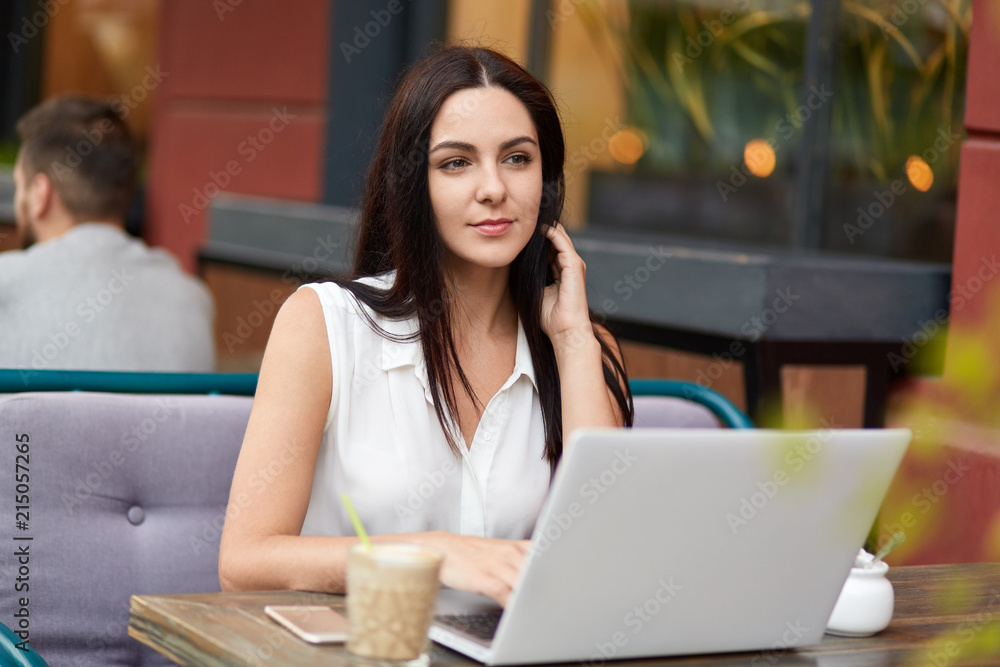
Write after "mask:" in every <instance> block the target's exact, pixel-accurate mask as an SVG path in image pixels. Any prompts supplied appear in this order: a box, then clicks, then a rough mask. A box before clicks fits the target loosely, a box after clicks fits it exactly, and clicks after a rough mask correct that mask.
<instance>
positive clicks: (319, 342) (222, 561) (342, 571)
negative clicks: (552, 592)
mask: <svg viewBox="0 0 1000 667" xmlns="http://www.w3.org/2000/svg"><path fill="white" fill-rule="evenodd" d="M329 350H330V348H329V343H328V340H327V332H326V324H325V322H324V319H323V310H322V307H321V306H320V302H319V297H318V296H317V295H316V293H315V292H313V291H312V290H311V289H305V290H300V291H298V292H296V293H295V294H293V295H292V296H291V297H290V298H289V299H288V301H286V302H285V304H284V305H283V306H282V307H281V310H280V311H279V312H278V316H277V318H276V319H275V322H274V327H273V329H272V330H271V337H270V339H269V340H268V343H267V351H266V352H265V354H264V360H263V363H262V364H261V370H260V378H259V380H258V383H257V394H256V397H255V398H254V403H253V409H252V410H251V413H250V422H249V424H248V425H247V431H246V435H245V436H244V438H243V447H242V449H241V450H240V457H239V461H238V462H237V464H236V472H235V474H234V476H233V486H232V490H231V491H230V496H229V507H228V509H227V511H226V525H225V528H224V530H223V532H222V544H221V547H220V551H219V579H220V581H221V583H222V588H223V590H226V591H237V590H269V589H296V590H311V591H326V592H331V593H342V592H344V587H345V581H346V569H347V550H348V548H349V547H350V546H352V545H354V544H356V543H357V539H356V538H355V537H353V536H352V537H303V536H300V535H299V532H300V531H301V530H302V522H303V521H304V520H305V516H306V509H307V507H308V505H309V497H310V495H311V491H312V483H313V474H314V472H315V468H316V458H317V455H318V453H319V447H320V442H321V441H322V436H323V424H324V423H325V421H326V415H327V411H328V410H329V406H330V396H331V382H332V379H331V362H330V351H329ZM372 540H373V541H383V542H389V541H392V542H410V543H415V544H424V545H427V546H431V547H434V548H437V549H439V550H440V551H442V552H443V553H444V554H445V561H444V566H443V568H442V572H441V580H442V582H443V583H444V584H445V585H448V586H452V587H454V588H461V589H463V590H470V591H473V592H476V593H482V594H485V595H489V596H490V597H492V598H494V599H495V600H497V601H498V602H500V603H501V604H505V603H506V601H507V596H508V595H509V594H510V591H511V588H512V586H513V585H514V582H515V580H516V578H517V573H518V570H520V567H521V563H522V561H523V559H524V555H525V552H526V550H527V545H528V543H527V542H517V541H511V540H493V539H486V538H477V537H467V536H459V535H454V534H451V533H445V532H428V533H412V534H405V535H380V536H374V537H372Z"/></svg>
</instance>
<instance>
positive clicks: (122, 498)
mask: <svg viewBox="0 0 1000 667" xmlns="http://www.w3.org/2000/svg"><path fill="white" fill-rule="evenodd" d="M251 402H252V399H251V398H250V397H243V396H218V395H214V396H213V395H175V396H172V395H142V394H108V393H96V392H45V393H20V394H6V395H0V442H2V454H0V456H2V463H0V471H2V473H0V541H2V542H3V547H2V548H0V554H2V555H0V581H2V584H0V622H2V623H4V624H6V625H7V626H8V627H10V628H11V629H13V630H15V631H17V630H19V629H20V627H19V626H20V625H21V624H23V623H25V621H23V619H24V618H25V614H26V615H27V621H26V623H27V632H28V633H29V636H30V643H31V645H32V646H33V647H34V649H35V650H36V651H37V652H38V653H39V655H40V656H41V657H42V658H44V659H45V660H46V661H47V662H48V663H49V664H50V665H59V666H62V665H72V666H76V665H88V666H89V665H94V666H98V665H100V666H101V667H107V666H114V665H169V664H172V663H171V662H169V661H168V660H167V659H166V658H164V657H163V656H161V655H159V654H158V653H156V652H154V651H152V650H151V649H148V648H146V647H145V646H143V645H141V644H140V643H139V642H137V641H135V640H134V639H131V638H130V637H129V636H128V633H127V626H128V610H129V597H130V596H131V595H133V594H144V593H147V594H153V593H189V592H206V591H218V590H219V577H218V552H219V537H220V534H221V529H222V525H223V521H224V516H225V508H226V503H227V501H228V496H229V487H230V484H231V482H232V476H233V470H234V469H235V466H236V459H237V456H238V454H239V449H240V445H241V443H242V440H243V434H244V431H245V430H246V425H247V420H248V418H249V415H250V405H251ZM19 449H20V451H19ZM19 455H20V456H24V455H27V458H21V459H18V458H17V457H18V456H19ZM18 463H20V464H21V466H22V467H21V468H17V464H18ZM25 469H26V471H25ZM17 474H21V475H22V477H21V480H22V481H21V482H20V484H22V486H21V487H20V488H18V483H19V482H18V481H17V478H16V475H17ZM24 475H26V477H25V476H24ZM24 480H27V481H24ZM24 485H26V486H24ZM25 490H27V493H19V491H25ZM25 495H26V496H27V500H28V501H29V502H28V503H27V504H28V505H30V508H27V509H26V515H27V516H25V515H24V514H22V515H18V514H17V512H18V511H22V510H24V509H25V508H23V507H22V508H19V507H17V504H18V503H17V502H16V501H17V496H22V498H20V500H22V501H23V500H25V498H23V496H25ZM22 504H23V503H22ZM18 521H24V523H23V524H18ZM22 526H23V528H22ZM16 538H22V539H16ZM28 538H30V539H28ZM18 550H21V554H22V555H20V556H19V555H17V551H18ZM25 550H27V554H26V555H25V554H24V551H25ZM25 561H26V562H25ZM25 567H26V568H27V571H26V572H25V570H24V569H23V568H25ZM19 579H20V581H19ZM19 587H20V590H18V588H19ZM21 598H26V602H27V604H26V605H23V604H22V602H23V601H22V599H21ZM25 609H27V611H26V612H25V611H24V610H25Z"/></svg>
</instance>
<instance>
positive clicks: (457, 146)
mask: <svg viewBox="0 0 1000 667" xmlns="http://www.w3.org/2000/svg"><path fill="white" fill-rule="evenodd" d="M523 143H529V144H534V145H535V146H537V145H538V142H537V141H535V140H534V139H532V138H531V137H529V136H527V135H525V136H523V137H515V138H513V139H508V140H507V141H505V142H503V143H502V144H500V152H501V153H502V152H503V151H505V150H508V149H511V148H513V147H514V146H517V145H518V144H523ZM444 149H450V150H457V151H464V152H466V153H476V152H477V149H476V147H475V146H473V145H472V144H469V143H466V142H464V141H442V142H441V143H439V144H437V145H436V146H434V148H432V149H431V150H430V151H429V152H431V153H433V152H435V151H440V150H444Z"/></svg>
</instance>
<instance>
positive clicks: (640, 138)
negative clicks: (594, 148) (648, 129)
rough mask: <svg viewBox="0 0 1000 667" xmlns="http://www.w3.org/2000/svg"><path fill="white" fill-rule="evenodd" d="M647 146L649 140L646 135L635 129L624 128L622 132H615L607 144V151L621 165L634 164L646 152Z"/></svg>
mask: <svg viewBox="0 0 1000 667" xmlns="http://www.w3.org/2000/svg"><path fill="white" fill-rule="evenodd" d="M648 145H649V138H648V137H646V133H645V132H643V131H642V130H640V129H639V128H637V127H626V128H625V129H624V130H619V131H618V132H615V134H614V136H613V137H611V141H609V142H608V150H609V151H610V152H611V157H613V158H614V159H615V160H617V161H618V162H620V163H622V164H635V163H636V162H638V161H639V158H641V157H642V154H643V153H645V152H646V147H647V146H648Z"/></svg>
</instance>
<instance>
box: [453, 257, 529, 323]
mask: <svg viewBox="0 0 1000 667" xmlns="http://www.w3.org/2000/svg"><path fill="white" fill-rule="evenodd" d="M509 275H510V268H509V267H503V268H499V269H492V268H484V267H475V268H474V269H471V270H466V271H462V272H452V273H451V274H450V275H448V277H447V278H446V280H448V288H449V294H450V296H451V301H452V303H451V304H450V305H451V313H452V323H453V326H454V327H455V329H456V331H455V333H457V334H458V335H459V336H458V337H459V339H463V338H466V335H471V336H473V337H476V338H478V337H479V336H481V335H484V334H488V335H491V336H494V337H498V338H500V337H505V336H507V335H510V334H511V332H513V333H514V334H515V335H516V333H517V308H516V306H515V305H514V299H513V297H512V296H511V294H510V286H509V283H508V276H509Z"/></svg>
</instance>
